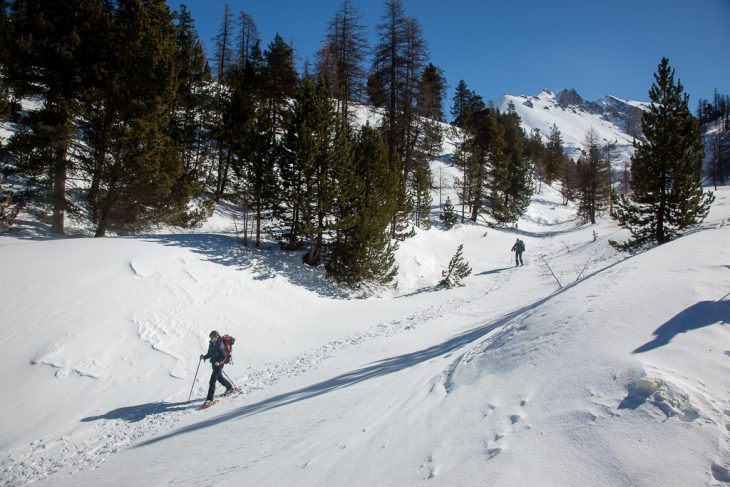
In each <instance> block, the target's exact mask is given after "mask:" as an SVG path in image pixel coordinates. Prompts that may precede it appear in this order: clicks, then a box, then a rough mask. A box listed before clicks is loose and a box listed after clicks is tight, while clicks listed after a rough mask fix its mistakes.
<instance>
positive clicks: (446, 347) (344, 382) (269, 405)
mask: <svg viewBox="0 0 730 487" xmlns="http://www.w3.org/2000/svg"><path fill="white" fill-rule="evenodd" d="M566 289H568V288H567V287H566V288H564V289H562V290H560V291H557V292H555V293H553V294H551V295H549V296H546V297H544V298H542V299H540V300H538V301H537V302H535V303H532V304H530V305H527V306H525V307H522V308H520V309H518V310H516V311H512V312H510V313H508V314H506V315H504V316H502V317H500V318H498V319H497V320H496V321H493V322H491V323H488V324H485V325H482V326H478V327H476V328H474V329H472V330H469V331H467V332H464V333H461V334H459V335H456V336H454V337H453V338H450V339H449V340H446V341H445V342H442V343H439V344H437V345H434V346H431V347H428V348H425V349H423V350H419V351H417V352H412V353H408V354H404V355H398V356H396V357H391V358H388V359H384V360H381V361H378V362H374V363H373V364H371V365H369V366H367V367H363V368H361V369H357V370H354V371H350V372H347V373H345V374H342V375H339V376H337V377H334V378H332V379H329V380H326V381H323V382H319V383H317V384H313V385H311V386H308V387H304V388H302V389H298V390H295V391H291V392H286V393H284V394H279V395H277V396H273V397H270V398H268V399H265V400H263V401H260V402H257V403H255V404H250V405H246V406H242V407H240V408H237V409H235V410H232V411H229V412H227V413H224V414H221V415H220V416H217V417H215V418H211V419H207V420H205V421H200V422H198V423H195V424H191V425H188V426H185V427H183V428H180V429H178V430H177V431H173V432H170V433H167V434H164V435H161V436H158V437H155V438H151V439H149V440H146V441H144V442H142V443H139V444H138V445H136V446H135V448H139V447H144V446H148V445H152V444H154V443H158V442H160V441H164V440H167V439H170V438H173V437H175V436H178V435H182V434H186V433H192V432H195V431H198V430H202V429H205V428H208V427H211V426H215V425H218V424H221V423H225V422H227V421H230V420H233V419H236V418H240V417H246V416H253V415H255V414H259V413H263V412H266V411H270V410H273V409H277V408H280V407H284V406H287V405H289V404H294V403H297V402H299V401H304V400H307V399H312V398H315V397H318V396H322V395H324V394H328V393H330V392H334V391H337V390H340V389H344V388H347V387H350V386H353V385H356V384H359V383H361V382H365V381H367V380H370V379H375V378H378V377H384V376H387V375H390V374H394V373H396V372H400V371H402V370H406V369H408V368H411V367H413V366H415V365H418V364H421V363H423V362H427V361H429V360H432V359H434V358H437V357H441V356H444V355H447V354H449V353H451V352H453V351H454V350H457V349H459V348H461V347H464V346H466V345H469V344H470V343H473V342H475V341H477V340H479V339H480V338H483V337H485V336H486V335H488V334H489V333H491V332H492V331H494V330H497V329H498V328H500V327H503V326H505V325H507V324H509V323H510V322H511V321H512V320H514V319H515V318H517V317H518V316H520V315H521V314H523V313H525V312H527V311H529V310H531V309H532V308H534V307H535V306H539V305H541V304H543V303H545V302H547V301H549V300H551V299H553V298H555V297H556V296H558V295H560V294H561V293H563V292H565V290H566Z"/></svg>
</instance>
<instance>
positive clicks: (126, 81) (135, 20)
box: [91, 0, 202, 236]
mask: <svg viewBox="0 0 730 487" xmlns="http://www.w3.org/2000/svg"><path fill="white" fill-rule="evenodd" d="M175 33H176V28H175V25H174V24H173V15H172V13H171V12H170V10H169V8H168V7H167V5H166V3H165V2H164V1H163V0H150V1H147V2H145V3H144V4H143V3H141V2H139V1H136V0H127V1H125V2H119V4H118V7H117V9H116V11H115V15H114V24H113V27H112V36H111V39H112V42H113V45H114V46H117V51H116V55H115V56H114V57H113V58H111V59H110V60H109V61H110V62H111V63H112V64H111V65H110V66H109V69H108V71H107V72H108V74H109V76H110V78H109V79H107V80H106V83H107V86H108V92H107V95H108V96H107V100H106V103H105V106H104V110H105V111H107V113H108V117H109V118H110V119H111V120H113V121H114V123H113V124H112V125H110V127H109V132H108V134H107V136H106V137H105V138H104V139H100V140H103V143H104V146H103V147H95V150H97V151H101V152H104V153H105V154H106V156H105V158H104V159H103V161H102V162H103V163H102V164H100V165H99V166H98V167H96V170H97V171H98V174H96V175H95V177H96V178H97V179H98V185H99V189H98V192H97V193H96V194H95V196H94V201H92V202H91V203H92V205H93V206H94V207H95V208H96V209H97V211H96V215H97V218H96V224H97V229H96V236H103V235H105V233H106V232H107V231H114V232H116V233H120V234H127V233H134V232H139V231H142V230H145V229H148V228H150V227H151V226H153V225H155V224H159V223H170V224H176V225H187V224H192V223H194V222H193V219H194V218H195V217H196V216H198V217H200V216H202V214H198V215H193V214H192V213H190V212H189V211H188V204H189V201H190V197H191V195H192V193H193V185H192V181H191V179H190V178H189V175H188V174H186V172H185V168H184V164H183V160H182V157H181V152H180V150H179V148H178V147H177V146H176V145H175V143H174V141H173V140H172V139H171V138H170V136H169V133H168V130H169V127H170V123H171V116H172V107H173V106H174V103H175V99H176V96H177V88H178V86H177V73H178V69H179V68H178V49H177V47H176V44H175ZM92 142H99V141H98V140H94V141H92Z"/></svg>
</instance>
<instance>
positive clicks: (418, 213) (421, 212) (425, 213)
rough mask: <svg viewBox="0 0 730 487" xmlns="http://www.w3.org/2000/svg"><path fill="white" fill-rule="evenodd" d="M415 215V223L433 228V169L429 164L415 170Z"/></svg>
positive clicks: (426, 228) (420, 226) (424, 227)
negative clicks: (431, 169)
mask: <svg viewBox="0 0 730 487" xmlns="http://www.w3.org/2000/svg"><path fill="white" fill-rule="evenodd" d="M412 185H413V195H414V200H415V201H414V205H413V210H414V211H413V216H414V221H415V225H416V226H417V227H419V228H423V229H424V230H428V229H429V228H431V217H430V215H431V203H432V202H433V198H431V189H432V187H433V183H432V181H431V171H430V169H429V167H428V166H419V167H417V168H416V170H415V171H414V172H413V183H412Z"/></svg>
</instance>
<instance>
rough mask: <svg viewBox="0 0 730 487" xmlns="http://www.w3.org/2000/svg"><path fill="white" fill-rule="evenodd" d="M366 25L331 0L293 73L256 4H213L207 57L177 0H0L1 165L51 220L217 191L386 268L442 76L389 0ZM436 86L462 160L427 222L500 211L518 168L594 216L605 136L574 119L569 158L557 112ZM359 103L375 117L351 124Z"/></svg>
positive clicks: (380, 278) (488, 217) (165, 215)
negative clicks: (548, 114)
mask: <svg viewBox="0 0 730 487" xmlns="http://www.w3.org/2000/svg"><path fill="white" fill-rule="evenodd" d="M366 33H367V30H366V28H365V26H364V25H363V24H362V22H361V15H360V14H359V12H358V11H357V9H356V8H355V7H354V6H353V5H352V3H351V1H350V0H343V2H342V4H341V5H340V7H339V8H338V9H337V10H336V12H334V15H333V17H332V19H331V21H330V22H329V24H328V26H327V31H326V35H325V40H324V43H323V47H322V49H321V50H320V51H319V53H318V54H317V56H316V59H315V60H314V61H313V62H311V63H310V62H307V64H306V65H305V68H304V72H303V73H298V72H297V70H296V68H295V66H294V50H293V48H292V47H291V46H290V45H288V44H287V43H286V42H285V41H284V40H283V38H282V37H281V36H280V35H278V34H277V35H276V36H275V37H274V39H273V40H271V41H270V42H269V43H268V44H267V45H265V46H264V44H263V41H262V39H261V38H260V35H259V32H258V28H257V26H256V23H255V20H254V19H253V18H252V17H251V16H250V15H248V14H246V13H245V12H238V13H236V14H234V12H233V11H232V10H231V9H230V7H229V6H226V7H225V8H224V11H223V14H222V20H221V23H220V28H219V31H218V34H217V36H216V38H215V46H214V49H213V51H214V52H212V53H210V60H211V61H212V63H210V62H209V61H208V54H207V53H206V50H205V48H204V46H203V44H202V42H201V41H200V39H199V37H198V34H197V32H196V30H195V26H194V20H193V18H192V17H191V15H190V12H189V11H188V10H187V8H186V7H185V6H184V5H182V6H181V7H180V10H179V11H177V12H173V11H171V10H170V8H169V7H168V6H167V4H166V2H165V1H164V0H114V1H110V0H74V1H72V2H57V1H56V0H12V1H8V0H0V37H2V38H1V39H0V94H1V95H0V113H1V114H3V116H4V117H6V118H8V119H9V120H11V121H12V122H14V123H15V124H16V131H15V132H14V134H13V136H12V137H10V138H9V140H7V141H3V145H2V147H0V150H1V151H2V152H0V157H1V158H2V161H3V172H4V174H6V175H10V174H12V175H13V177H15V178H21V179H22V180H23V181H24V185H25V186H26V187H27V188H29V194H28V197H29V198H33V200H34V201H35V202H36V203H37V204H42V205H44V206H45V207H47V208H49V211H50V214H51V218H50V223H51V229H52V231H53V232H56V233H63V232H64V228H65V220H66V218H67V216H68V215H71V216H73V217H74V218H78V219H80V220H81V221H84V222H87V223H88V225H89V226H90V227H91V228H92V229H93V230H92V231H93V233H94V235H96V236H98V237H101V236H104V235H107V234H109V233H114V234H120V235H124V234H134V233H139V232H143V231H147V230H149V229H151V228H154V227H155V226H156V225H160V224H170V225H177V226H183V227H185V226H194V225H196V224H198V223H200V222H201V221H203V220H204V219H205V218H207V217H208V216H209V215H210V213H211V211H212V208H213V202H214V201H218V200H225V201H228V202H231V203H233V204H235V205H237V206H238V207H239V208H240V209H241V210H242V214H243V215H244V221H243V239H244V241H245V242H246V243H247V244H248V243H249V242H250V243H251V244H253V245H256V246H259V245H260V244H261V242H262V239H263V236H264V234H265V233H267V232H268V233H271V234H273V235H275V236H276V238H277V239H278V240H279V242H280V245H281V246H282V247H283V248H285V249H290V250H299V251H305V252H304V254H303V261H304V262H305V263H307V264H310V265H320V264H323V265H324V266H325V268H326V269H327V272H328V274H330V275H331V276H332V277H334V278H335V279H337V280H338V281H339V282H342V283H345V284H347V285H352V286H356V285H360V284H362V283H376V284H384V283H387V282H390V281H391V280H392V279H393V277H394V276H395V274H396V272H397V268H396V266H395V263H394V262H395V259H394V251H395V249H396V248H397V244H398V241H400V240H403V239H405V238H408V237H409V236H411V235H413V233H414V230H413V229H414V226H417V227H421V228H428V227H429V226H430V225H431V213H432V210H433V202H432V201H431V196H430V193H431V190H432V189H433V187H434V182H433V175H432V174H431V170H430V165H429V161H431V160H432V159H434V158H435V157H437V156H438V155H439V154H440V152H441V150H440V149H441V145H442V141H443V137H444V130H445V129H444V127H445V126H446V125H445V124H444V122H445V116H444V114H443V112H442V106H443V104H444V96H445V91H446V86H447V82H446V79H445V76H444V73H443V72H442V70H440V69H439V68H438V67H437V66H435V65H433V64H432V63H431V62H429V53H428V49H427V45H426V42H425V40H424V37H423V32H422V29H421V26H420V23H419V22H418V20H417V19H415V18H412V17H410V16H408V15H407V14H406V12H405V10H404V8H403V2H402V0H385V1H384V2H383V11H382V14H381V17H380V21H379V23H378V24H377V25H376V33H377V36H376V43H375V45H374V46H372V48H371V47H370V46H368V42H367V36H366ZM368 59H369V60H370V66H368V67H366V62H367V60H368ZM21 100H34V101H35V102H36V103H37V106H38V108H37V109H34V110H28V111H23V110H22V108H21V104H20V101H21ZM452 101H453V107H452V110H451V115H452V117H453V120H452V128H451V129H449V130H454V131H456V133H458V134H459V137H458V138H459V139H460V142H459V143H458V147H457V150H456V153H455V156H454V161H453V162H454V164H456V165H457V166H458V167H459V168H460V169H461V172H462V178H460V179H459V181H458V182H457V185H458V199H459V201H457V202H455V203H456V205H457V206H456V207H454V206H453V205H452V203H451V202H450V201H447V204H446V205H445V206H444V208H443V209H442V211H443V217H444V222H445V228H449V227H450V226H452V225H453V224H454V222H455V221H456V218H455V216H456V215H458V214H459V213H460V218H461V221H466V220H467V219H468V220H471V221H477V220H478V219H479V218H483V219H484V220H485V221H486V222H487V223H488V224H489V225H494V226H506V225H511V224H514V223H516V222H517V220H518V219H519V217H520V216H521V215H522V214H524V211H525V209H526V208H527V205H528V203H529V201H530V197H531V196H532V193H533V190H534V189H535V185H534V184H533V181H535V180H538V181H540V184H541V183H542V182H545V183H548V184H549V183H552V182H554V181H556V180H559V181H560V182H562V183H563V184H562V185H561V186H562V188H563V191H564V196H565V201H566V202H567V201H568V200H572V199H574V198H578V199H579V201H580V204H579V207H580V211H581V213H582V214H583V215H584V216H586V217H587V219H589V220H591V221H592V222H595V215H596V212H598V211H600V210H601V209H602V205H603V203H604V202H605V201H607V198H606V195H608V194H610V191H609V189H608V188H610V187H611V184H610V178H611V176H610V174H608V175H606V168H607V167H610V147H609V148H608V149H607V150H606V151H605V152H604V154H607V159H606V158H605V157H603V156H602V155H601V153H602V151H601V148H599V147H598V145H597V143H596V141H595V136H593V135H591V134H588V135H587V147H588V150H587V151H585V153H584V155H583V156H582V157H581V159H580V160H579V161H577V162H575V163H574V162H573V161H569V160H567V158H566V157H565V155H564V153H563V148H562V140H561V136H560V132H559V130H558V129H557V127H553V129H552V131H551V133H550V134H549V136H548V137H547V142H543V137H542V135H541V134H539V132H534V133H532V134H526V133H525V132H524V130H523V129H522V127H521V121H520V118H519V116H518V115H517V113H516V111H515V110H514V107H508V109H507V110H506V111H505V112H501V111H500V110H498V109H496V108H495V107H494V106H493V105H492V104H491V103H490V104H487V103H485V102H484V101H483V99H482V98H481V97H480V96H479V95H477V94H476V93H474V92H473V91H471V90H470V89H469V88H468V86H467V85H466V82H464V81H463V80H462V81H460V82H459V83H458V85H457V86H456V90H455V94H454V98H453V100H452ZM358 104H367V105H369V106H370V107H372V108H374V109H375V110H376V111H377V113H378V114H379V115H380V119H379V122H378V123H377V124H376V126H370V125H368V124H366V125H364V126H358V125H357V124H356V123H354V122H355V119H354V117H355V110H354V108H355V107H356V106H357V105H358ZM606 161H608V164H606ZM608 201H610V198H609V199H608Z"/></svg>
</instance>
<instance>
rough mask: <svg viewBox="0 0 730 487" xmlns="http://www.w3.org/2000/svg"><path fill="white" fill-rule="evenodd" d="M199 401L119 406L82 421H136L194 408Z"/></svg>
mask: <svg viewBox="0 0 730 487" xmlns="http://www.w3.org/2000/svg"><path fill="white" fill-rule="evenodd" d="M197 402H200V400H197V399H196V400H193V401H191V402H187V401H186V402H151V403H149V404H140V405H138V406H126V407H123V408H118V409H115V410H113V411H109V412H108V413H106V414H102V415H101V416H89V417H88V418H83V419H82V420H81V421H82V422H84V423H89V422H91V421H99V420H100V419H123V420H124V421H126V422H128V423H136V422H138V421H142V420H143V419H145V418H146V417H147V416H152V415H155V414H162V413H172V412H179V411H184V410H186V409H192V408H197V407H199V406H198V404H196V403H197Z"/></svg>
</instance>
